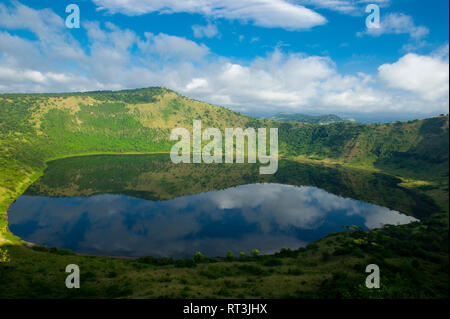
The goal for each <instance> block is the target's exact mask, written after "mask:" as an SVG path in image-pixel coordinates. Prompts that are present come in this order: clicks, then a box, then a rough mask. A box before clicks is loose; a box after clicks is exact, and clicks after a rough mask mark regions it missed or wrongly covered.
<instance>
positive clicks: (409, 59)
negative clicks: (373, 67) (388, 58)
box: [378, 53, 449, 101]
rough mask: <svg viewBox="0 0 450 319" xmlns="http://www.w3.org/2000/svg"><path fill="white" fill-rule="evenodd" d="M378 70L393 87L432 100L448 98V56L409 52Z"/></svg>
mask: <svg viewBox="0 0 450 319" xmlns="http://www.w3.org/2000/svg"><path fill="white" fill-rule="evenodd" d="M378 70H379V74H380V77H381V78H382V79H383V80H384V81H385V82H386V83H387V85H388V86H389V87H391V88H395V89H402V90H406V91H409V92H412V93H416V94H418V95H419V96H421V97H422V98H423V99H426V100H430V101H437V100H440V99H446V100H448V97H449V62H448V57H447V59H445V58H443V57H440V56H423V55H417V54H414V53H409V54H407V55H405V56H403V57H402V58H401V59H400V60H398V61H397V62H395V63H392V64H383V65H381V66H380V67H379V68H378Z"/></svg>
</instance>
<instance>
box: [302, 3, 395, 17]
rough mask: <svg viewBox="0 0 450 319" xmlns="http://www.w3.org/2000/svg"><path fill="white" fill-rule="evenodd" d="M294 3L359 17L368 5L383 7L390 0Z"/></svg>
mask: <svg viewBox="0 0 450 319" xmlns="http://www.w3.org/2000/svg"><path fill="white" fill-rule="evenodd" d="M296 3H299V4H303V5H308V6H314V7H315V8H321V9H328V10H332V11H337V12H339V13H343V14H352V15H361V14H363V13H364V10H365V7H366V6H367V5H368V4H369V3H370V4H377V5H379V6H381V7H385V6H388V5H389V4H390V0H297V1H296Z"/></svg>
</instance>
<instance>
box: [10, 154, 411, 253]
mask: <svg viewBox="0 0 450 319" xmlns="http://www.w3.org/2000/svg"><path fill="white" fill-rule="evenodd" d="M90 160H91V159H90ZM116 160H117V159H113V160H112V161H113V162H112V163H109V164H111V165H109V164H108V163H105V162H104V161H102V160H99V161H98V162H95V160H94V162H93V163H86V162H84V161H83V160H82V159H80V160H79V161H80V162H78V165H79V166H77V165H75V164H76V163H75V164H74V162H70V161H69V162H62V161H57V162H55V164H52V165H53V166H52V165H50V166H49V169H48V170H47V171H46V173H45V175H44V176H43V177H42V178H41V179H40V180H39V181H37V182H36V183H35V185H33V186H32V187H30V189H29V190H28V191H27V193H26V194H25V195H23V196H21V197H19V198H18V199H17V201H16V202H15V203H14V204H13V205H11V207H10V209H9V211H8V215H9V223H10V225H9V227H10V229H11V231H12V232H13V233H14V234H16V235H18V236H19V237H21V238H22V239H24V240H26V241H29V242H33V243H37V244H40V245H45V246H47V247H58V248H67V249H70V250H73V251H76V252H82V253H89V254H99V255H117V256H145V255H153V256H170V255H173V256H174V257H176V258H178V257H190V256H192V255H194V254H195V252H197V251H200V252H202V253H203V254H205V255H208V256H224V255H226V253H227V252H228V251H233V252H234V253H235V254H238V253H239V252H241V251H243V252H246V253H248V252H250V251H251V250H252V249H259V250H260V252H261V253H273V252H275V251H279V250H280V249H281V248H282V247H287V248H298V247H300V246H304V245H306V244H307V243H309V242H311V241H314V240H317V239H319V238H322V237H324V236H326V235H327V234H329V233H331V232H336V231H342V230H343V229H342V226H343V225H358V226H361V227H363V228H366V229H372V228H377V227H382V226H383V225H385V224H393V225H398V224H405V223H408V222H411V221H413V220H416V219H415V218H414V217H410V216H407V215H404V214H401V213H399V212H397V211H395V210H392V209H388V208H385V207H382V206H379V205H375V204H370V203H366V202H364V201H360V200H355V199H350V198H344V197H342V196H338V195H334V194H332V193H330V192H328V191H326V190H323V189H320V188H318V187H316V186H301V185H289V184H288V183H286V184H281V183H279V180H283V175H281V176H274V177H269V179H270V178H272V179H274V180H269V181H263V180H259V181H258V180H256V181H253V183H246V182H248V181H247V180H245V178H242V174H243V171H242V169H244V171H246V172H247V173H248V175H247V178H250V179H253V178H254V176H255V175H253V174H250V172H253V170H252V169H253V168H249V167H244V166H243V167H240V168H239V169H238V171H233V170H234V168H232V169H231V171H227V172H225V171H224V172H221V173H222V174H223V175H220V174H219V175H218V176H217V177H216V178H215V177H213V176H211V172H213V171H214V169H213V168H211V169H212V171H206V172H205V171H204V170H205V168H204V167H197V168H191V167H189V166H186V167H185V168H183V169H182V170H181V171H180V172H178V170H179V169H180V167H175V166H171V165H173V164H171V163H167V162H165V161H161V162H159V163H156V164H155V159H154V158H147V162H145V161H144V162H143V163H144V164H145V163H146V164H150V163H152V164H155V165H156V166H157V167H151V165H146V164H145V165H138V167H135V168H133V167H131V168H129V167H130V165H125V166H126V167H127V169H129V171H127V169H125V168H124V169H120V165H119V166H117V165H118V164H120V163H121V162H115V161H116ZM124 160H125V158H124ZM130 160H132V158H127V159H126V161H125V162H126V163H129V161H130ZM140 160H141V159H140ZM75 161H76V160H75ZM106 162H107V161H106ZM125 162H124V163H125ZM96 163H97V164H96ZM124 163H122V164H124ZM96 165H97V166H96ZM167 165H168V166H167ZM131 166H132V165H131ZM284 169H286V167H285V168H284ZM290 169H292V167H290ZM296 169H298V170H302V169H306V168H305V167H303V166H301V167H296ZM189 170H190V171H189ZM309 171H310V170H309ZM130 172H132V173H130ZM161 172H164V173H161ZM200 173H201V174H200ZM316 173H317V172H316ZM319 173H324V172H319ZM109 174H112V175H109ZM196 174H200V175H199V177H196V176H197V175H196ZM230 176H231V177H230ZM239 176H240V177H239ZM289 176H292V173H291V174H289ZM330 176H331V175H330ZM345 176H346V178H349V175H345ZM351 176H353V175H350V177H351ZM316 177H317V176H316ZM322 177H323V176H322ZM227 178H228V179H230V180H233V182H234V183H237V184H242V185H237V186H236V185H228V187H227V184H232V183H231V182H229V181H228V180H227ZM239 178H240V179H239ZM258 178H259V177H258ZM323 178H324V180H326V178H325V177H323ZM330 178H331V177H330ZM371 178H373V177H371ZM169 179H171V180H172V181H169ZM236 179H238V180H237V181H236ZM277 179H278V180H277ZM214 180H215V182H214ZM296 180H298V178H296ZM188 181H190V182H188ZM369 181H371V179H369ZM208 182H209V183H211V184H210V185H208V184H207V183H208ZM342 182H343V183H344V181H342ZM360 182H362V180H361V181H360ZM224 183H225V184H224ZM370 183H371V182H370ZM370 183H369V184H370ZM379 183H381V182H379ZM201 184H205V185H204V186H201ZM291 184H292V183H291ZM111 185H112V186H111ZM199 185H200V186H199ZM108 187H113V189H107V188H108ZM326 187H327V188H330V187H331V186H329V185H328V186H326ZM346 187H348V186H345V185H344V184H342V185H341V189H345V188H346ZM385 187H387V186H385ZM194 188H195V189H194ZM211 188H212V189H214V188H216V189H219V190H210V189H211ZM374 189H375V187H374ZM392 189H394V188H392ZM183 193H188V194H189V193H193V194H190V195H183ZM361 196H363V195H361ZM405 196H406V195H405ZM408 199H409V198H408V197H405V199H404V200H405V201H407V200H408ZM413 202H414V201H413ZM413 205H416V204H413Z"/></svg>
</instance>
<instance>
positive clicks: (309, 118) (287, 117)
mask: <svg viewBox="0 0 450 319" xmlns="http://www.w3.org/2000/svg"><path fill="white" fill-rule="evenodd" d="M270 119H271V120H276V121H286V122H307V123H313V124H332V123H352V122H355V120H354V119H343V118H340V117H339V116H337V115H334V114H327V115H307V114H302V113H277V114H275V115H273V116H271V117H270Z"/></svg>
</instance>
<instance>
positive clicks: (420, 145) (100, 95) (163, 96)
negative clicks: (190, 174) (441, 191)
mask: <svg viewBox="0 0 450 319" xmlns="http://www.w3.org/2000/svg"><path fill="white" fill-rule="evenodd" d="M194 119H201V120H202V125H203V127H218V128H221V129H223V128H225V127H278V128H279V142H280V143H279V144H280V146H279V147H280V150H279V152H280V154H281V156H287V157H293V158H294V157H296V158H297V159H299V160H301V159H308V160H316V161H322V162H323V161H326V162H337V163H341V164H346V165H352V166H359V167H365V168H370V169H382V170H384V171H387V172H390V173H393V174H397V173H398V172H401V173H402V175H403V176H405V177H408V178H415V179H431V180H436V179H442V178H443V177H445V176H448V168H447V166H448V145H449V139H448V127H449V125H448V116H441V117H436V118H432V119H427V120H417V121H410V122H402V123H400V122H398V123H389V124H370V125H364V124H352V123H335V124H330V125H326V126H324V125H314V124H309V123H295V122H289V123H287V122H276V121H271V120H264V119H257V118H252V117H249V116H244V115H241V114H239V113H236V112H234V111H231V110H229V109H226V108H223V107H219V106H214V105H210V104H207V103H203V102H199V101H195V100H192V99H188V98H186V97H183V96H181V95H179V94H177V93H175V92H173V91H170V90H167V89H162V88H149V89H141V90H130V91H118V92H88V93H73V94H3V95H0V175H1V177H2V178H1V179H0V194H1V199H0V203H1V204H0V211H1V212H2V214H3V218H2V221H1V222H0V228H1V229H5V227H6V221H5V210H6V208H7V206H8V205H9V203H11V202H12V200H14V198H16V197H17V196H18V195H19V194H20V193H21V192H23V191H24V189H25V187H26V186H27V185H29V184H30V183H31V182H32V181H34V180H35V179H36V178H37V177H38V176H39V175H40V174H41V173H42V170H43V168H44V167H45V162H46V161H47V160H50V159H54V158H60V157H65V156H72V155H81V154H96V153H149V152H168V151H169V150H170V147H171V145H172V144H171V142H170V141H169V140H168V139H169V135H170V129H171V128H174V127H179V126H181V127H191V126H192V121H193V120H194ZM397 175H398V174H397ZM447 185H448V183H447ZM447 187H448V186H447Z"/></svg>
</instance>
